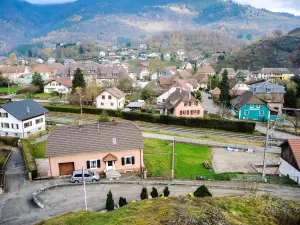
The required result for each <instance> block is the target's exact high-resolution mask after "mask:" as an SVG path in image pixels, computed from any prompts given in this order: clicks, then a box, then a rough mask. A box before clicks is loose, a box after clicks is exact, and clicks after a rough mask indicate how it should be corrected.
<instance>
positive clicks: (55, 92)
mask: <svg viewBox="0 0 300 225" xmlns="http://www.w3.org/2000/svg"><path fill="white" fill-rule="evenodd" d="M50 96H51V97H56V96H59V93H58V92H57V91H52V92H51V93H50Z"/></svg>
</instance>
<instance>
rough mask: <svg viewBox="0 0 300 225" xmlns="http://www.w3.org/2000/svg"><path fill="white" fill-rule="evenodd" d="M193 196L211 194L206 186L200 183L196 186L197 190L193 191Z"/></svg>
mask: <svg viewBox="0 0 300 225" xmlns="http://www.w3.org/2000/svg"><path fill="white" fill-rule="evenodd" d="M194 196H195V197H198V198H202V197H212V194H211V193H210V192H209V190H208V189H207V187H206V186H205V185H201V186H200V187H198V188H197V190H196V191H195V192H194Z"/></svg>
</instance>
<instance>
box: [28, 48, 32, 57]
mask: <svg viewBox="0 0 300 225" xmlns="http://www.w3.org/2000/svg"><path fill="white" fill-rule="evenodd" d="M27 54H28V57H29V58H32V51H31V49H29V50H28V53H27Z"/></svg>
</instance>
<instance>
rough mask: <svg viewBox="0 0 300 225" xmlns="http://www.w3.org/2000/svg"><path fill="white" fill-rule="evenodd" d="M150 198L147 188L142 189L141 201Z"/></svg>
mask: <svg viewBox="0 0 300 225" xmlns="http://www.w3.org/2000/svg"><path fill="white" fill-rule="evenodd" d="M147 198H148V190H147V188H146V187H144V188H143V189H142V192H141V200H144V199H147Z"/></svg>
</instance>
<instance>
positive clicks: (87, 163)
mask: <svg viewBox="0 0 300 225" xmlns="http://www.w3.org/2000/svg"><path fill="white" fill-rule="evenodd" d="M86 168H87V169H90V168H91V166H90V161H86Z"/></svg>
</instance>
